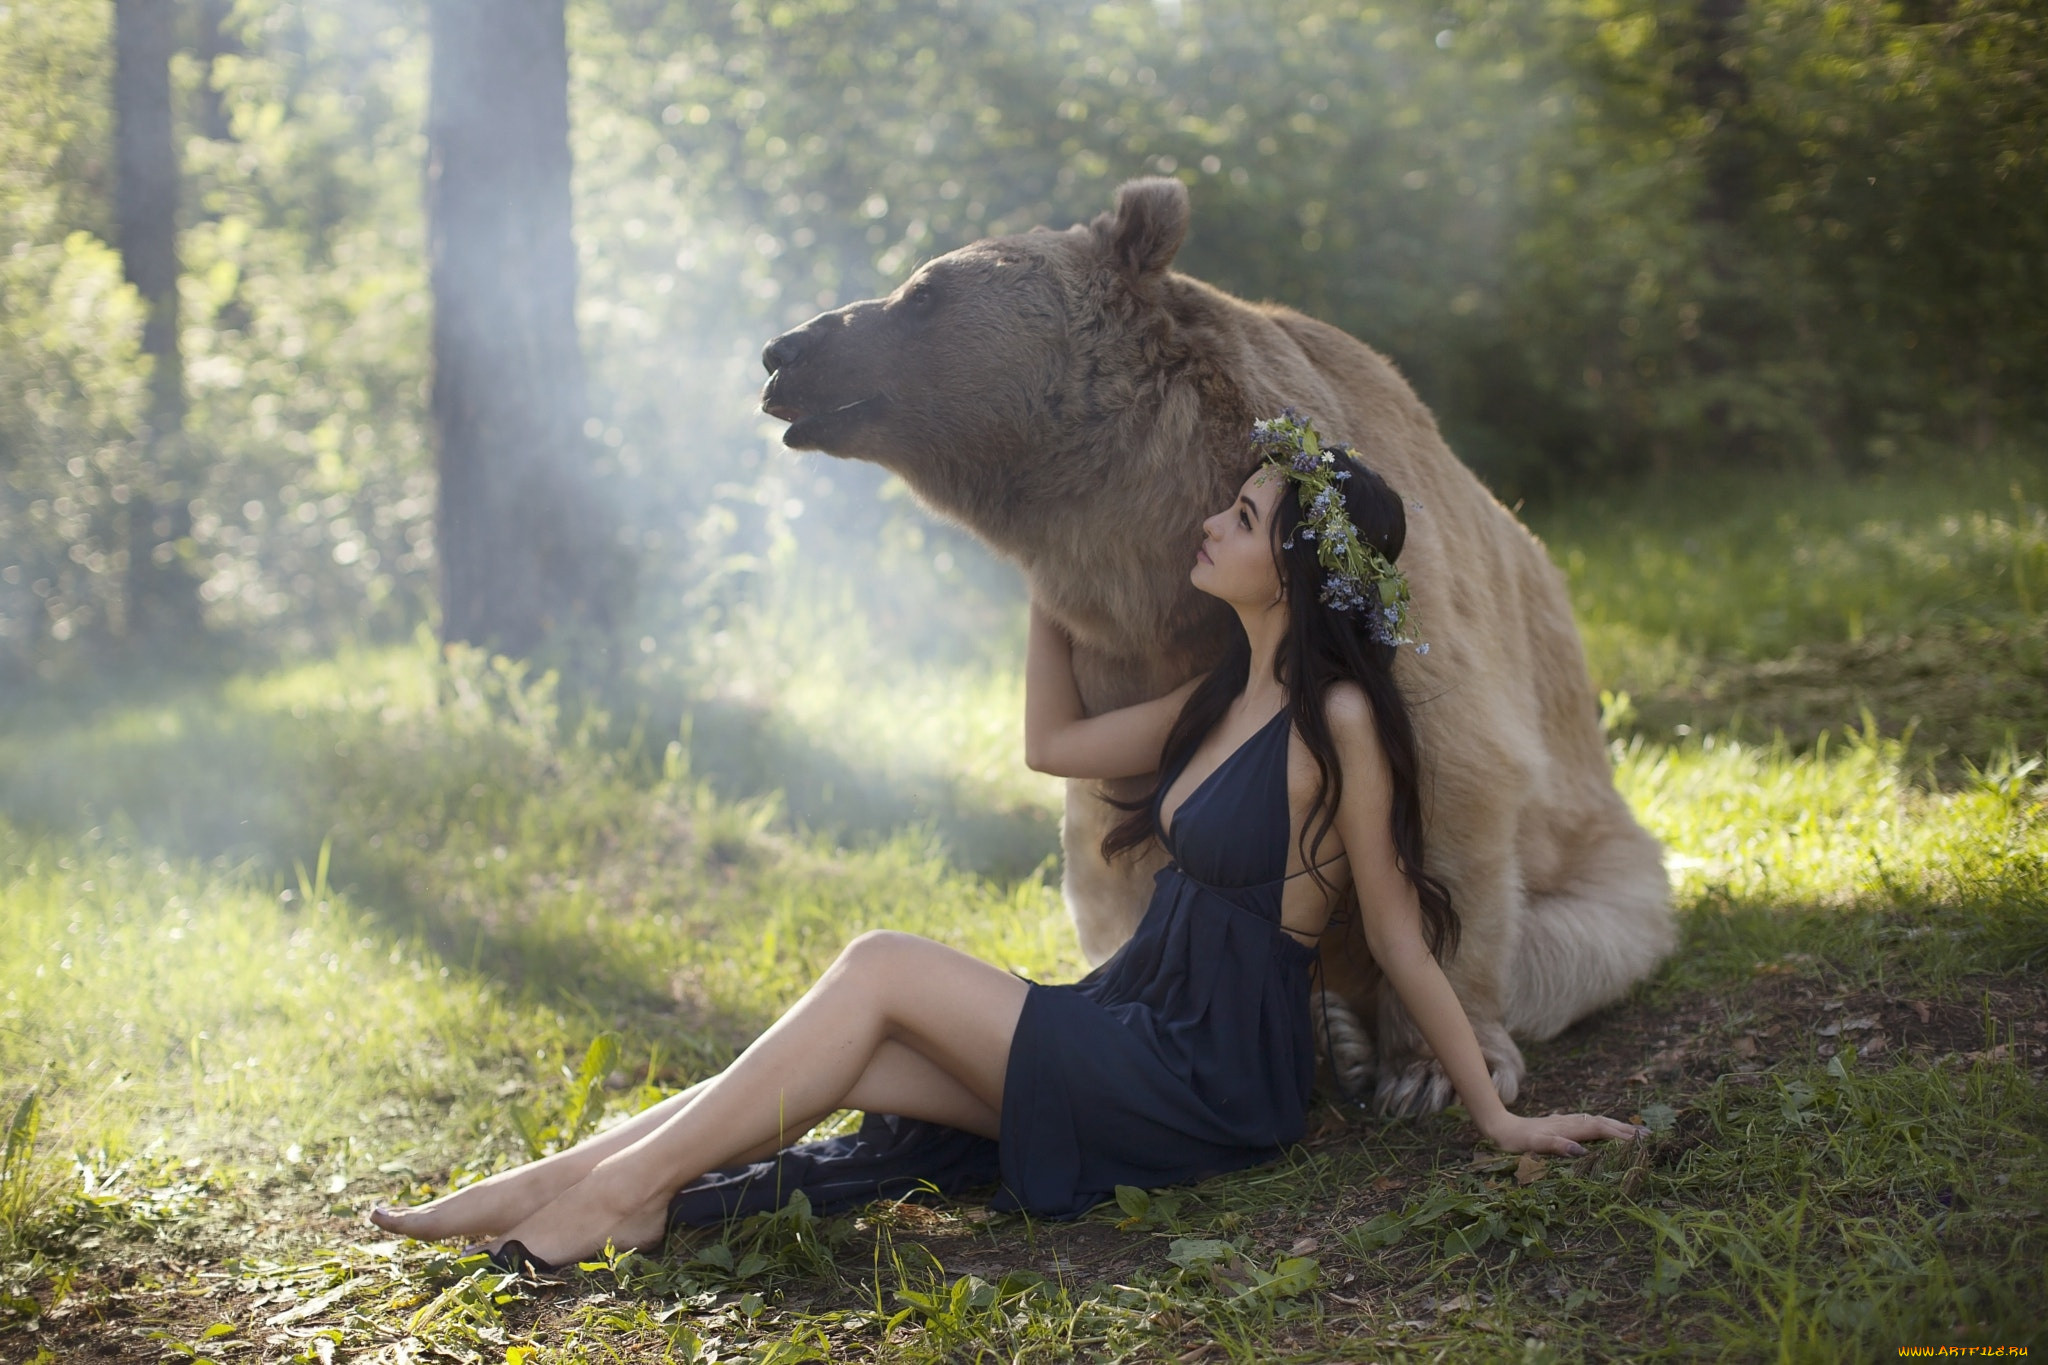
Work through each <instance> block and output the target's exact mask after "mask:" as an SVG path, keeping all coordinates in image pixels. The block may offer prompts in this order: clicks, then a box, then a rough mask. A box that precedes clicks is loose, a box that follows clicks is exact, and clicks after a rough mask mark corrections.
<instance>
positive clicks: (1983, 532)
mask: <svg viewBox="0 0 2048 1365" xmlns="http://www.w3.org/2000/svg"><path fill="white" fill-rule="evenodd" d="M2044 496H2048V474H2044V472H2043V469H2042V466H2041V464H2040V462H2039V460H2038V459H2037V458H2032V459H2030V458H2022V457H2021V456H2020V455H2018V454H2013V453H2008V454H2005V455H2002V456H1998V457H1987V458H1981V459H1973V460H1971V461H1969V462H1967V463H1963V464H1961V465H1960V466H1959V467H1956V468H1948V469H1938V470H1908V471H1901V472H1898V473H1895V474H1891V475H1886V476H1880V477H1875V478H1871V479H1868V480H1865V481H1861V482H1855V483H1838V484H1833V485H1818V486H1816V485H1815V484H1813V483H1812V482H1811V481H1810V480H1801V479H1798V478H1795V477H1793V476H1791V475H1772V474H1758V475H1745V476H1743V477H1741V478H1739V479H1736V478H1730V477H1729V476H1726V475H1695V476H1691V477H1687V478H1678V479H1672V480H1669V481H1667V482H1665V483H1663V484H1659V485H1655V486H1652V487H1647V488H1640V489H1635V490H1631V491H1630V492H1628V493H1626V494H1616V495H1609V496H1607V497H1600V498H1591V499H1588V500H1586V501H1583V502H1581V503H1577V504H1574V505H1570V506H1563V507H1556V508H1550V509H1546V510H1545V511H1544V512H1543V513H1541V514H1539V515H1536V516H1534V517H1533V518H1532V520H1533V522H1534V524H1535V525H1536V527H1537V529H1538V530H1539V531H1540V532H1541V533H1542V534H1543V535H1544V536H1545V538H1546V540H1547V541H1548V542H1549V544H1550V545H1551V547H1552V550H1553V554H1554V557H1555V558H1556V559H1557V561H1558V563H1559V564H1560V566H1561V567H1562V568H1563V569H1564V570H1565V572H1566V575H1567V576H1568V577H1569V579H1570V580H1571V585H1572V593H1573V601H1574V605H1575V609H1576V612H1577V614H1578V617H1579V622H1580V628H1581V631H1582V633H1583V635H1584V637H1585V641H1586V652H1587V661H1588V664H1589V666H1590V667H1591V669H1592V671H1593V675H1594V678H1595V680H1596V681H1597V682H1598V684H1599V685H1600V686H1601V687H1603V688H1605V689H1608V690H1610V691H1613V692H1626V693H1627V694H1629V696H1630V698H1631V699H1632V702H1633V705H1632V706H1630V707H1627V708H1625V709H1624V713H1623V714H1624V718H1625V724H1626V727H1627V728H1628V729H1630V730H1632V731H1635V732H1638V733H1642V734H1644V735H1646V736H1647V737H1650V738H1654V739H1670V738H1672V737H1674V736H1682V735H1684V734H1688V733H1706V732H1709V731H1714V732H1719V733H1723V734H1732V735H1738V736H1743V737H1747V738H1751V739H1769V738H1770V737H1771V736H1772V735H1773V734H1774V733H1782V734H1784V735H1785V736H1786V737H1787V738H1788V739H1789V740H1791V741H1792V742H1793V743H1794V744H1795V745H1796V746H1797V747H1800V748H1808V747H1811V745H1812V744H1813V743H1815V742H1816V741H1817V739H1818V737H1819V736H1820V735H1821V734H1822V733H1824V732H1827V731H1831V730H1832V731H1839V730H1841V729H1842V728H1844V727H1848V726H1855V727H1859V728H1860V727H1861V725H1862V722H1863V715H1864V713H1865V712H1866V711H1867V712H1869V713H1871V716H1872V718H1873V719H1874V720H1875V721H1876V723H1877V725H1878V728H1879V729H1880V730H1881V731H1883V732H1884V733H1886V734H1889V735H1893V736H1898V735H1901V734H1905V733H1911V734H1912V735H1913V736H1914V737H1915V739H1916V741H1917V745H1918V748H1919V750H1920V751H1921V753H1922V754H1923V755H1924V756H1926V757H1928V758H1931V759H1932V760H1934V761H1935V763H1936V764H1937V766H1938V767H1939V768H1940V770H1941V771H1942V773H1943V774H1944V775H1945V776H1954V775H1957V774H1959V773H1961V772H1962V771H1963V767H1962V760H1963V759H1965V758H1971V757H1974V758H1977V759H1980V760H1981V759H1982V758H1983V757H1984V756H1986V755H1988V754H1990V753H1993V752H1995V751H1997V750H1999V749H2001V748H2006V747H2019V748H2025V749H2027V750H2028V751H2030V752H2035V751H2039V750H2040V749H2042V748H2044V747H2048V510H2044V507H2043V500H2044Z"/></svg>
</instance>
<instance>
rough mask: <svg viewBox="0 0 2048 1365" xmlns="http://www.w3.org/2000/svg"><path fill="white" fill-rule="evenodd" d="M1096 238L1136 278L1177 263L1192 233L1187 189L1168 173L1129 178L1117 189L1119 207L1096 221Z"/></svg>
mask: <svg viewBox="0 0 2048 1365" xmlns="http://www.w3.org/2000/svg"><path fill="white" fill-rule="evenodd" d="M1093 226H1094V229H1095V237H1096V240H1097V241H1099V242H1101V243H1102V246H1103V249H1104V250H1105V251H1107V252H1108V254H1109V257H1110V259H1111V260H1112V261H1114V262H1115V264H1116V267H1117V269H1119V270H1121V271H1122V272H1123V273H1124V274H1125V275H1126V276H1128V277H1129V278H1130V279H1131V280H1133V281H1136V280H1139V279H1142V278H1144V277H1145V276H1147V275H1156V274H1158V273H1160V272H1161V271H1163V270H1165V269H1166V267H1167V266H1169V265H1171V264H1173V257H1174V253H1175V252H1177V251H1179V250H1180V244H1181V243H1182V242H1183V241H1185V240H1186V239H1187V235H1188V187H1187V186H1186V185H1183V184H1181V183H1180V181H1178V180H1174V179H1172V178H1170V177H1167V176H1151V177H1148V178H1146V179H1143V180H1126V181H1125V182H1124V183H1123V184H1122V185H1120V186H1118V187H1117V192H1116V209H1115V210H1114V211H1113V212H1110V213H1105V214H1102V215H1100V216H1098V217H1097V218H1096V220H1095V222H1094V225H1093Z"/></svg>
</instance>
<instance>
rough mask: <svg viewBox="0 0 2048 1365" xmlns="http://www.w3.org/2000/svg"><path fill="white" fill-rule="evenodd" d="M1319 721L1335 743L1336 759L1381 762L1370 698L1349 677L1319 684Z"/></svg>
mask: <svg viewBox="0 0 2048 1365" xmlns="http://www.w3.org/2000/svg"><path fill="white" fill-rule="evenodd" d="M1323 724H1324V725H1325V726H1326V727H1327V728H1328V729H1329V732H1330V741H1331V743H1332V744H1334V745H1335V746H1336V749H1337V756H1338V759H1339V761H1340V762H1343V763H1344V764H1345V765H1346V766H1347V767H1348V766H1349V764H1350V763H1351V762H1352V761H1353V760H1357V761H1360V762H1363V763H1365V764H1367V765H1368V766H1370V767H1371V768H1373V769H1374V770H1377V769H1378V767H1379V765H1380V763H1381V761H1382V760H1381V754H1380V731H1379V722H1378V720H1377V719H1376V718H1375V717H1374V715H1373V709H1372V698H1370V697H1368V696H1367V695H1366V693H1365V689H1364V688H1363V687H1360V686H1359V685H1358V684H1357V683H1355V682H1353V681H1351V680H1350V679H1349V678H1340V679H1338V680H1337V681H1336V682H1333V683H1330V684H1328V685H1327V686H1325V687H1324V688H1323Z"/></svg>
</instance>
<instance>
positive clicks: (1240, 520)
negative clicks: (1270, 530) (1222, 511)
mask: <svg viewBox="0 0 2048 1365" xmlns="http://www.w3.org/2000/svg"><path fill="white" fill-rule="evenodd" d="M1237 524H1238V525H1239V526H1242V527H1244V529H1245V530H1247V531H1249V530H1251V529H1252V519H1251V518H1250V517H1249V516H1247V515H1246V514H1245V513H1243V512H1239V513H1238V514H1237Z"/></svg>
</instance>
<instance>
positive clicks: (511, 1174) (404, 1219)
mask: <svg viewBox="0 0 2048 1365" xmlns="http://www.w3.org/2000/svg"><path fill="white" fill-rule="evenodd" d="M549 1183H551V1182H548V1181H544V1180H541V1179H539V1178H538V1173H536V1172H534V1171H533V1170H532V1169H531V1167H530V1165H529V1166H515V1167H513V1168H512V1169H511V1170H509V1171H500V1172H498V1173H497V1174H496V1175H493V1176H487V1177H485V1178H484V1179H482V1180H479V1181H477V1182H476V1184H474V1185H465V1186H463V1187H462V1188H461V1189H459V1190H454V1191H452V1192H450V1193H448V1194H444V1195H442V1196H441V1197H440V1198H439V1199H432V1200H429V1201H428V1202H426V1203H424V1204H420V1205H417V1206H415V1207H413V1208H399V1207H397V1206H396V1205H393V1204H385V1203H378V1204H377V1205H376V1206H375V1207H373V1208H372V1209H371V1210H370V1214H369V1217H370V1221H371V1222H372V1223H374V1224H376V1225H377V1226H378V1227H380V1228H382V1229H384V1231H386V1232H395V1233H397V1234H398V1235H399V1236H401V1237H416V1238H418V1239H419V1240H421V1241H423V1242H438V1241H442V1240H444V1239H446V1238H450V1237H470V1238H476V1237H493V1236H496V1235H497V1234H498V1233H501V1232H503V1231H505V1230H506V1229H507V1228H510V1227H513V1226H514V1225H516V1224H517V1223H518V1222H519V1221H520V1220H521V1219H523V1218H526V1217H529V1216H530V1215H532V1214H533V1213H534V1212H535V1211H536V1210H537V1209H539V1208H541V1207H542V1206H543V1205H545V1204H546V1203H547V1201H548V1198H549V1196H550V1195H551V1194H552V1193H553V1191H551V1190H549V1189H548V1188H547V1186H548V1184H549Z"/></svg>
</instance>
